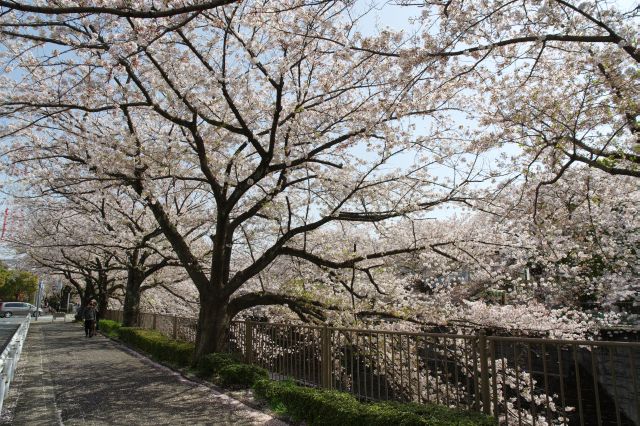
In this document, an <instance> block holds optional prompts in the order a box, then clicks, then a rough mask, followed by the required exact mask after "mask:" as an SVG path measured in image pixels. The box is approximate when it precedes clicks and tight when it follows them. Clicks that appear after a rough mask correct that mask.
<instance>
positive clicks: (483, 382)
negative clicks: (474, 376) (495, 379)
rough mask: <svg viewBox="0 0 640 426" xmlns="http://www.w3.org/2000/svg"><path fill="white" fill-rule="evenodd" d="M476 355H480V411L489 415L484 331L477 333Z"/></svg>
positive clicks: (485, 335)
mask: <svg viewBox="0 0 640 426" xmlns="http://www.w3.org/2000/svg"><path fill="white" fill-rule="evenodd" d="M478 353H479V354H480V394H481V395H482V411H483V412H484V413H485V414H491V405H490V404H491V395H489V356H488V353H487V334H486V332H485V330H480V333H478Z"/></svg>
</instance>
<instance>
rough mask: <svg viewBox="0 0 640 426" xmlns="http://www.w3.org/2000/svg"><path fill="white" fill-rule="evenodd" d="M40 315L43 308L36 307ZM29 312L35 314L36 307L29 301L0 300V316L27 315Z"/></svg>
mask: <svg viewBox="0 0 640 426" xmlns="http://www.w3.org/2000/svg"><path fill="white" fill-rule="evenodd" d="M37 312H39V314H40V315H42V313H43V310H42V309H38V310H37ZM27 314H31V315H32V316H34V317H35V316H36V307H35V306H34V305H32V304H31V303H25V302H0V318H11V317H12V316H14V315H27Z"/></svg>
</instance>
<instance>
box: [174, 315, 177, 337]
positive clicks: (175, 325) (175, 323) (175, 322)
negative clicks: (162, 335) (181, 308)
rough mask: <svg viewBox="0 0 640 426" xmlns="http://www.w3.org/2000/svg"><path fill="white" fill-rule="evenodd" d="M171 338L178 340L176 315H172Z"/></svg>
mask: <svg viewBox="0 0 640 426" xmlns="http://www.w3.org/2000/svg"><path fill="white" fill-rule="evenodd" d="M173 340H178V316H177V315H174V316H173Z"/></svg>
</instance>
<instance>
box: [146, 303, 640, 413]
mask: <svg viewBox="0 0 640 426" xmlns="http://www.w3.org/2000/svg"><path fill="white" fill-rule="evenodd" d="M140 319H141V321H140V324H141V326H143V327H146V328H154V329H157V330H160V331H162V332H163V333H164V334H166V335H168V336H170V337H174V338H178V339H182V340H187V341H194V340H195V331H196V320H195V319H193V318H180V317H173V316H163V315H153V314H143V315H141V318H140ZM228 342H229V344H228V350H229V351H232V352H237V353H239V354H242V356H243V357H244V359H245V360H246V361H247V362H250V363H253V364H256V365H259V366H261V367H264V368H266V369H267V370H269V371H270V372H271V373H272V377H273V378H275V379H291V380H294V381H296V382H297V383H299V384H301V385H305V386H313V387H322V388H327V389H337V390H341V391H346V392H350V393H352V394H354V395H355V396H356V397H357V398H359V399H361V400H364V401H377V400H393V401H402V402H416V403H437V404H443V405H447V406H451V407H459V408H463V409H468V410H476V411H483V412H485V413H487V414H491V415H493V416H495V417H496V418H497V419H499V421H500V423H501V424H505V425H506V424H518V425H523V424H527V425H544V424H580V425H592V424H593V425H609V424H611V425H614V424H615V425H640V388H639V387H640V343H637V342H634V343H629V342H613V341H576V340H556V339H546V338H544V339H542V338H521V337H502V336H491V335H486V334H485V333H484V332H482V331H480V332H478V333H475V334H447V333H409V332H399V331H384V330H362V329H354V328H334V327H322V326H310V325H291V324H273V323H257V322H233V323H232V324H231V326H230V329H229V333H228Z"/></svg>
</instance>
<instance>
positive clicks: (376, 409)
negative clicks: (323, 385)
mask: <svg viewBox="0 0 640 426" xmlns="http://www.w3.org/2000/svg"><path fill="white" fill-rule="evenodd" d="M254 390H255V393H256V396H258V397H259V398H263V399H265V400H267V401H268V402H269V403H270V404H271V405H272V406H276V407H280V409H282V408H281V407H284V409H285V411H286V414H288V415H290V416H291V417H293V418H294V419H295V420H298V421H301V420H304V421H305V422H307V423H308V424H310V425H334V424H340V425H344V426H365V425H366V426H369V425H371V426H385V425H390V424H393V425H402V426H414V425H415V426H418V425H425V426H436V425H438V426H447V425H459V426H471V425H494V424H495V422H494V421H493V419H491V418H490V417H487V416H484V415H482V414H479V413H470V412H465V411H460V410H454V409H450V408H447V407H444V406H437V405H432V404H425V405H422V404H400V403H391V402H384V403H361V402H359V401H358V400H357V399H356V398H355V397H354V396H353V395H351V394H348V393H345V392H338V391H333V390H321V389H312V388H304V387H300V386H297V385H295V384H294V383H292V382H273V381H269V380H259V381H257V382H256V383H255V384H254Z"/></svg>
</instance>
